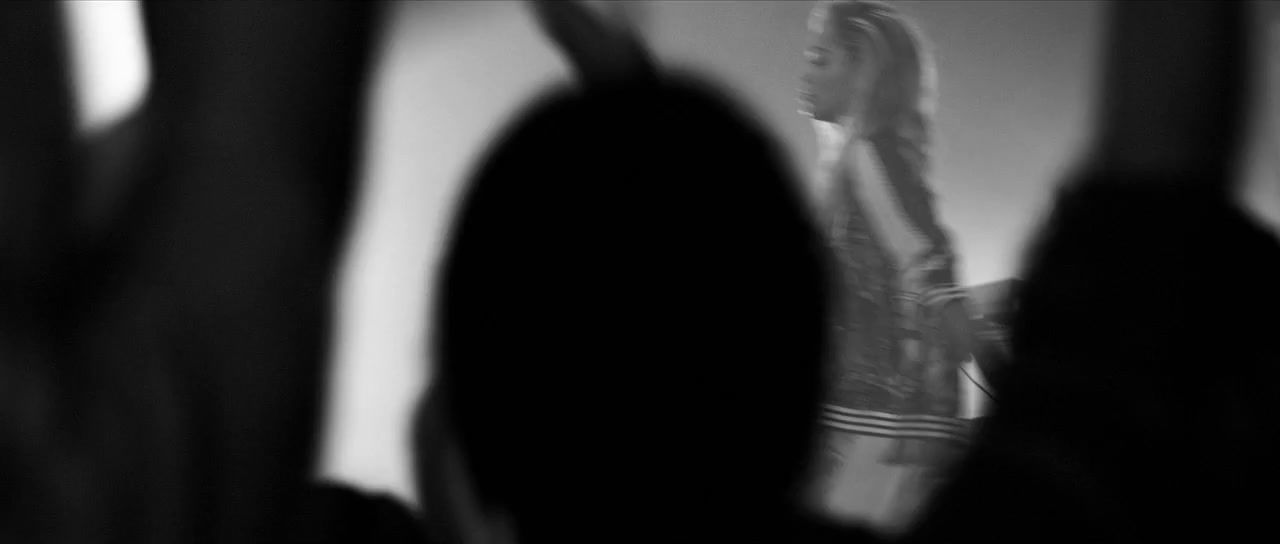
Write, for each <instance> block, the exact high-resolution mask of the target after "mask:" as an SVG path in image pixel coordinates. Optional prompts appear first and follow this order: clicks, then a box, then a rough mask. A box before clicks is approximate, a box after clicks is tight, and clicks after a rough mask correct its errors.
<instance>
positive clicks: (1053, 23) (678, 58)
mask: <svg viewBox="0 0 1280 544" xmlns="http://www.w3.org/2000/svg"><path fill="white" fill-rule="evenodd" d="M896 3H897V4H899V5H900V6H901V8H902V10H903V11H905V12H907V13H909V14H911V15H912V16H914V17H915V18H916V19H917V20H918V21H919V23H920V25H921V26H922V27H923V30H924V32H925V34H926V35H927V36H928V37H929V38H930V39H931V41H932V42H933V44H934V48H935V52H936V56H937V60H938V67H939V75H940V82H941V97H940V98H941V103H940V111H939V114H938V117H937V130H938V134H937V136H938V147H937V148H936V149H935V152H934V160H935V169H934V176H933V183H934V184H935V186H936V187H937V189H938V191H939V194H940V197H941V201H940V206H941V213H942V215H943V219H944V220H945V221H946V223H947V224H948V225H949V226H950V227H951V228H952V229H953V230H954V231H955V233H956V237H957V240H958V244H959V249H960V251H961V253H962V256H963V258H964V263H963V266H964V268H963V274H964V277H965V280H966V281H967V282H969V283H971V284H976V283H984V282H989V281H993V280H998V279H1002V278H1005V277H1008V276H1010V275H1012V274H1014V273H1015V271H1016V255H1017V251H1018V249H1019V247H1020V244H1021V242H1022V240H1023V239H1024V237H1025V236H1026V234H1027V233H1028V230H1029V229H1030V228H1032V227H1033V226H1034V224H1035V221H1036V220H1037V218H1038V217H1039V215H1040V213H1041V211H1042V207H1043V205H1044V203H1045V202H1046V200H1047V197H1048V196H1049V194H1050V192H1049V191H1050V188H1051V187H1052V184H1053V182H1054V181H1055V180H1056V179H1057V177H1058V176H1059V175H1060V174H1061V172H1062V168H1063V166H1065V165H1066V164H1067V163H1068V162H1069V161H1070V160H1071V159H1072V158H1073V154H1074V151H1075V149H1076V148H1077V147H1078V144H1079V143H1080V141H1081V139H1082V138H1083V137H1084V136H1085V134H1086V133H1085V131H1086V128H1087V126H1088V124H1089V115H1090V113H1091V104H1092V94H1093V90H1094V86H1095V71H1096V70H1095V65H1096V58H1095V57H1096V52H1097V47H1098V45H1099V42H1100V40H1101V35H1100V30H1101V28H1100V26H1101V22H1102V20H1101V15H1102V12H1101V9H1100V7H1101V6H1100V4H1099V3H1096V2H1076V1H1067V2H950V1H940V2H909V1H900V2H896ZM811 5H812V4H811V3H809V2H803V1H783V2H724V1H714V2H692V1H678V2H653V3H652V4H651V5H650V6H649V8H650V9H651V12H650V13H649V17H648V27H647V32H648V34H649V38H650V40H651V43H652V45H653V47H654V48H655V50H656V51H657V52H658V53H659V55H660V56H661V57H662V58H663V59H665V60H667V61H670V62H672V63H676V64H689V65H694V66H697V67H701V68H704V69H707V70H709V71H710V72H712V73H714V74H716V75H718V76H719V77H721V78H723V79H724V80H725V81H726V82H728V83H729V84H730V86H731V87H732V88H733V89H734V90H735V91H736V92H737V93H739V94H740V95H741V96H742V97H743V98H744V99H745V100H746V101H747V102H748V103H749V104H751V105H752V106H754V107H755V108H756V109H757V110H758V111H759V112H760V114H761V116H762V118H763V119H764V120H765V122H767V123H768V124H769V125H770V126H772V127H773V128H774V129H775V131H776V132H777V135H778V137H779V138H780V139H781V140H782V141H783V142H784V144H785V145H787V146H788V148H789V149H790V150H791V152H792V156H793V158H794V161H795V165H796V168H797V171H798V172H803V171H805V170H807V165H808V164H809V163H810V162H811V160H812V158H813V155H814V138H813V135H812V133H811V131H810V128H809V127H808V125H807V123H806V122H805V121H804V120H803V119H802V118H800V117H799V116H798V115H796V114H795V105H796V104H795V100H794V97H793V89H794V87H795V84H796V81H797V77H798V75H799V71H800V68H801V62H802V55H801V52H802V51H803V49H804V46H805V42H806V39H807V37H806V34H805V33H806V29H805V20H806V18H807V15H808V10H809V8H810V7H811ZM68 7H69V9H68V12H69V13H70V14H71V15H72V18H71V21H72V23H73V27H72V30H73V34H74V35H75V36H76V42H75V44H74V45H75V47H74V48H73V51H75V53H76V55H77V59H78V60H79V62H77V63H76V67H77V75H78V79H79V80H80V81H81V82H82V83H84V90H83V91H82V92H81V95H80V97H81V106H82V110H83V113H84V115H83V119H84V124H85V125H86V127H87V128H90V129H91V128H94V127H98V126H101V125H102V124H104V123H107V122H110V121H111V120H113V119H115V118H118V116H119V115H121V114H122V113H124V112H126V111H127V110H128V108H129V107H130V106H131V105H132V104H134V103H136V102H137V100H138V99H139V97H140V96H141V93H142V92H143V89H144V88H145V85H146V78H147V70H146V64H145V62H144V61H142V60H141V59H142V45H141V41H140V40H137V39H136V38H137V28H138V26H137V12H136V6H134V5H132V4H130V3H127V2H126V3H121V2H97V3H95V2H82V3H74V4H69V5H68ZM392 12H393V13H392V17H391V20H392V25H391V27H390V31H391V32H390V35H389V36H388V42H387V49H386V57H385V58H384V59H383V61H382V63H381V67H380V69H379V72H378V74H377V80H376V89H375V100H374V102H373V105H372V106H371V109H370V113H371V118H370V123H371V126H370V129H371V137H370V140H369V142H368V145H367V153H368V155H367V156H368V161H367V165H366V167H365V182H366V186H365V190H364V193H363V195H362V200H361V202H360V207H359V212H358V217H357V225H356V229H357V230H356V232H355V235H354V237H353V240H352V244H351V246H350V249H349V255H348V258H347V261H346V265H345V267H344V270H343V272H342V281H341V292H340V301H341V305H342V308H341V310H342V311H341V314H340V323H339V331H340V334H339V338H338V339H337V342H336V344H335V346H334V362H335V363H336V364H335V365H334V371H333V378H334V379H333V381H332V383H333V385H332V390H331V395H332V400H331V402H330V410H329V414H328V419H329V423H328V435H327V440H326V449H325V455H324V461H323V474H324V475H326V476H329V477H333V478H339V479H342V480H346V481H350V482H353V483H356V484H358V485H361V486H363V487H367V488H372V489H383V490H389V491H392V492H394V493H396V494H399V495H401V496H405V497H411V496H412V492H411V490H410V481H411V478H410V477H409V475H410V472H409V470H410V468H409V463H408V457H407V444H408V440H407V438H408V432H407V428H408V423H409V420H408V415H409V410H410V408H411V405H412V402H413V400H414V398H415V397H416V396H417V395H418V394H419V392H420V391H421V388H422V386H423V385H424V384H425V383H426V382H427V381H428V380H427V376H425V373H424V372H423V365H424V364H425V355H426V353H425V349H424V341H425V337H424V336H423V333H424V332H426V315H427V309H428V307H429V304H430V291H429V289H428V286H429V284H430V281H431V276H432V274H431V272H432V266H433V263H434V260H435V259H436V258H437V255H438V251H439V249H440V243H441V241H442V237H443V233H444V229H445V226H446V224H447V222H448V220H449V213H450V210H451V206H452V203H453V199H454V196H455V194H456V192H457V189H458V186H459V183H460V182H461V180H463V179H464V178H465V176H466V172H467V170H468V169H469V167H470V165H471V162H472V161H473V160H475V157H476V155H477V153H478V152H479V151H480V150H481V149H482V146H483V145H484V144H485V143H486V142H487V141H488V139H489V138H490V137H491V136H492V135H493V134H494V131H495V130H497V129H498V128H499V127H500V126H501V123H502V122H503V121H504V120H506V119H507V118H508V117H509V116H510V115H511V114H512V112H513V111H515V109H516V108H517V107H518V106H519V105H520V104H521V102H522V100H524V99H525V98H527V97H528V96H529V95H530V94H531V93H533V92H535V91H536V90H537V89H539V88H541V87H543V86H544V85H546V84H549V83H551V82H554V81H558V80H563V79H564V78H565V77H566V74H567V72H566V69H565V66H564V65H563V63H562V62H561V61H560V60H559V58H557V56H556V55H555V53H554V51H553V50H552V49H551V48H550V47H549V46H548V45H547V44H546V43H545V42H544V41H543V40H542V39H541V37H540V36H539V34H538V33H537V31H536V29H535V28H534V27H533V26H532V22H531V21H530V20H529V18H528V17H527V14H526V13H525V11H524V9H523V7H522V6H521V5H519V3H516V2H475V1H466V2H421V3H402V4H396V5H395V6H394V7H393V9H392ZM618 130H626V127H625V126H619V127H618ZM601 182H602V183H607V182H608V180H607V179H602V180H601ZM530 183H536V180H530ZM512 274H513V275H518V274H519V271H518V270H513V271H512Z"/></svg>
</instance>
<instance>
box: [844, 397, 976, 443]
mask: <svg viewBox="0 0 1280 544" xmlns="http://www.w3.org/2000/svg"><path fill="white" fill-rule="evenodd" d="M822 425H823V426H825V427H828V428H831V429H836V430H839V431H845V432H849V433H853V434H860V435H867V436H878V437H883V438H902V439H911V438H914V439H932V440H950V441H955V442H968V441H969V434H970V429H971V422H970V421H969V420H967V419H963V418H958V417H946V416H931V415H924V414H893V413H889V412H879V411H874V410H855V409H852V408H844V407H841V406H836V405H832V404H827V405H824V406H823V407H822Z"/></svg>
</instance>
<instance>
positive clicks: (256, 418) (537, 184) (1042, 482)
mask: <svg viewBox="0 0 1280 544" xmlns="http://www.w3.org/2000/svg"><path fill="white" fill-rule="evenodd" d="M143 5H144V9H143V13H144V20H145V23H146V29H147V36H148V44H149V49H150V53H151V56H152V61H151V62H152V65H153V67H154V69H153V72H154V77H153V79H154V83H153V85H152V89H151V92H150V94H149V96H148V97H147V101H146V103H145V105H144V106H143V107H142V108H141V109H140V110H139V112H138V113H137V114H135V116H134V117H132V118H130V119H127V120H125V121H124V122H122V123H121V124H119V125H118V126H117V127H115V128H114V129H113V130H109V131H106V132H104V133H102V134H100V135H96V136H94V137H92V138H89V139H87V140H86V139H84V138H81V137H78V136H77V135H76V134H75V132H74V131H73V130H72V124H73V123H72V117H73V116H72V113H71V112H72V111H73V109H72V108H71V106H70V99H69V96H70V94H69V93H70V84H69V83H68V81H67V80H66V76H65V73H64V71H63V70H62V68H61V67H62V66H63V65H64V64H65V63H64V62H63V61H62V59H63V52H62V51H61V47H62V46H61V43H62V42H61V38H62V36H61V33H62V30H61V28H60V23H59V22H58V21H59V20H58V17H57V6H56V5H52V4H36V3H14V4H5V5H3V6H0V42H3V45H4V47H0V73H2V74H4V75H5V76H7V77H5V80H6V84H5V85H2V86H0V112H3V113H2V114H3V116H4V119H5V122H3V123H0V168H2V170H0V175H2V177H0V297H2V302H0V411H3V417H0V493H2V494H3V496H4V500H3V503H0V541H4V542H30V543H58V544H61V543H82V542H131V543H132V542H142V543H151V544H167V543H179V542H183V543H185V542H209V543H218V544H233V543H236V544H238V543H249V542H299V543H302V542H307V543H314V544H319V543H330V542H436V543H450V544H453V543H458V544H462V543H466V544H470V543H478V542H485V543H498V544H514V543H516V542H519V543H522V544H539V543H540V542H579V541H582V542H585V541H607V542H632V541H634V542H641V541H644V542H651V541H663V542H708V541H753V542H773V541H800V542H871V541H883V540H906V541H910V542H936V541H948V542H954V541H966V542H967V541H983V542H991V541H1013V540H1014V539H1017V540H1019V541H1027V540H1030V541H1064V542H1065V541H1068V540H1072V541H1079V540H1088V541H1114V542H1121V541H1125V542H1131V541H1160V540H1164V539H1167V538H1173V537H1174V536H1184V537H1192V538H1203V539H1226V538H1238V539H1243V538H1246V537H1248V536H1251V534H1252V533H1255V532H1260V531H1266V529H1267V528H1268V527H1267V526H1268V522H1269V521H1270V520H1269V518H1268V516H1267V515H1266V514H1267V512H1266V510H1267V507H1268V506H1269V504H1268V502H1267V501H1266V500H1265V499H1264V498H1263V497H1265V496H1267V494H1268V492H1270V491H1272V490H1274V489H1276V488H1277V484H1280V469H1277V468H1276V465H1275V462H1274V460H1272V459H1271V456H1272V455H1271V453H1272V450H1271V448H1270V446H1269V444H1271V443H1274V442H1276V440H1273V439H1274V438H1277V435H1280V428H1277V423H1276V421H1277V420H1276V418H1274V417H1271V416H1270V415H1269V411H1268V408H1269V406H1270V405H1271V404H1272V399H1273V398H1274V397H1275V393H1276V385H1275V384H1277V383H1280V379H1277V378H1278V377H1277V376H1275V374H1276V372H1277V371H1278V369H1277V367H1276V365H1274V364H1269V363H1271V362H1272V361H1274V360H1275V356H1274V355H1273V354H1272V353H1271V346H1270V345H1269V343H1268V342H1267V340H1269V335H1270V334H1271V332H1270V327H1269V326H1270V320H1269V319H1267V318H1266V317H1265V316H1266V314H1267V312H1269V311H1271V310H1272V309H1273V308H1275V307H1276V305H1275V304H1274V303H1275V302H1277V301H1276V300H1275V298H1276V297H1277V295H1276V292H1275V290H1274V289H1269V286H1270V285H1271V283H1272V282H1273V281H1274V280H1273V278H1277V277H1280V244H1278V243H1277V240H1276V238H1275V237H1274V236H1273V235H1272V234H1270V233H1268V232H1266V231H1265V230H1264V229H1263V228H1262V227H1260V226H1259V225H1258V224H1257V223H1256V222H1254V221H1253V220H1252V219H1250V218H1249V217H1248V216H1247V215H1246V214H1245V213H1244V212H1242V211H1241V210H1240V209H1239V207H1238V206H1237V205H1236V204H1234V203H1233V202H1232V200H1231V184H1232V183H1233V181H1232V180H1233V179H1234V178H1233V176H1234V173H1233V168H1234V164H1235V163H1234V161H1235V159H1236V152H1237V150H1238V149H1240V148H1241V146H1242V145H1243V143H1242V141H1241V139H1242V138H1243V137H1244V134H1245V130H1244V129H1243V127H1242V125H1243V122H1244V120H1245V119H1246V117H1247V116H1246V113H1247V112H1248V110H1247V109H1246V108H1245V106H1246V105H1247V104H1249V102H1248V101H1247V99H1248V96H1249V94H1248V93H1249V91H1250V87H1249V86H1248V85H1247V83H1248V82H1249V76H1250V75H1251V73H1252V71H1253V65H1251V64H1248V61H1249V59H1250V58H1252V56H1256V55H1258V54H1259V53H1258V48H1257V47H1256V44H1253V43H1252V42H1251V40H1253V39H1254V38H1256V37H1257V36H1258V35H1259V33H1260V32H1261V31H1260V30H1259V29H1258V28H1257V27H1253V26H1249V23H1250V22H1252V21H1255V20H1257V19H1258V18H1266V17H1274V16H1275V15H1274V14H1272V13H1271V11H1272V10H1271V8H1259V7H1257V6H1254V5H1252V4H1245V3H1215V2H1180V3H1116V4H1115V5H1114V6H1113V8H1112V12H1111V25H1112V38H1111V39H1112V44H1111V45H1112V48H1111V55H1110V57H1109V59H1108V65H1107V66H1108V72H1107V82H1108V85H1109V87H1108V88H1106V89H1105V92H1104V96H1105V97H1106V99H1107V100H1106V102H1105V104H1104V108H1103V109H1102V111H1103V114H1102V116H1101V118H1100V120H1099V124H1100V131H1099V134H1098V138H1097V146H1096V149H1095V152H1094V153H1093V154H1091V155H1089V156H1088V157H1086V159H1085V161H1084V162H1082V163H1081V165H1080V167H1079V168H1078V169H1077V170H1076V171H1075V172H1073V173H1072V175H1071V176H1069V177H1068V179H1067V180H1066V181H1065V183H1064V185H1063V189H1062V191H1061V192H1060V194H1058V195H1057V197H1056V200H1055V204H1054V212H1053V214H1052V215H1051V216H1050V217H1049V218H1048V219H1047V221H1046V223H1045V225H1044V226H1043V228H1042V230H1041V231H1040V234H1039V237H1038V238H1037V242H1036V244H1035V245H1034V246H1033V247H1032V249H1031V251H1030V252H1029V253H1028V255H1027V257H1026V264H1025V269H1024V274H1023V275H1022V277H1023V279H1024V282H1023V283H1022V284H1020V287H1019V289H1018V293H1017V295H1016V296H1017V298H1018V308H1017V312H1016V315H1015V316H1014V318H1013V328H1012V351H1011V353H1010V354H1009V361H1008V363H1007V364H1002V365H1001V368H1002V369H1001V371H1000V373H999V377H998V379H996V380H995V382H996V383H995V384H994V385H995V386H996V389H997V391H998V394H999V403H998V405H997V406H996V408H995V411H994V413H993V415H992V416H991V417H989V418H987V420H986V421H985V422H984V423H983V425H982V426H981V428H980V429H979V430H978V432H977V434H976V436H975V437H974V441H973V446H972V448H971V450H970V451H969V452H968V453H967V454H966V456H965V458H964V459H963V460H962V461H961V462H960V463H959V465H958V466H957V467H956V469H955V470H954V471H953V473H952V474H951V475H950V477H949V478H948V482H947V483H946V484H945V485H944V486H943V487H942V488H941V490H940V492H939V494H938V495H937V496H936V498H935V499H934V500H933V501H932V502H931V504H930V505H929V506H928V507H927V508H926V509H925V511H924V512H923V515H922V516H921V517H920V520H919V522H918V523H917V524H916V525H915V526H914V527H912V528H911V529H910V530H909V531H908V532H907V533H906V534H905V535H901V536H893V537H890V536H886V535H879V534H876V533H874V532H873V531H871V530H869V529H865V528H861V527H854V526H840V525H837V524H834V523H832V522H830V521H826V520H823V519H820V518H819V517H818V516H816V515H814V514H810V513H807V511H806V509H805V506H804V501H803V500H802V497H801V495H802V493H803V489H802V487H803V484H804V482H805V479H806V471H808V470H809V468H810V467H809V461H810V460H811V457H812V452H813V450H814V447H815V441H816V436H817V435H816V428H815V426H816V424H817V421H818V417H817V415H818V411H819V403H820V401H821V398H822V393H823V366H822V364H823V363H822V361H823V359H824V354H825V353H826V350H827V349H828V348H829V345H828V344H829V342H830V339H829V338H827V335H826V333H825V332H824V331H825V330H826V329H825V326H824V323H825V317H826V312H827V307H828V305H829V304H830V302H829V298H830V296H829V288H828V286H827V284H826V279H825V278H826V267H828V266H830V263H829V262H828V261H829V258H830V257H829V256H828V255H827V254H826V252H825V250H824V249H823V245H822V243H821V242H820V240H819V238H818V236H817V234H816V231H815V230H814V228H813V226H812V224H811V221H810V219H809V217H808V211H807V208H806V206H805V205H803V203H802V201H801V196H800V195H799V194H798V192H797V187H798V184H796V183H795V182H794V181H793V180H792V179H790V174H789V172H788V170H787V168H786V167H785V166H784V162H783V160H782V156H781V153H780V151H779V149H778V147H777V146H776V144H775V143H774V141H773V140H772V136H771V135H769V134H768V133H767V132H766V131H765V130H764V129H763V128H762V126H761V124H760V123H759V121H758V120H756V119H755V117H754V116H753V115H752V113H751V112H749V111H748V110H747V109H746V108H744V107H743V106H742V105H741V104H740V103H739V102H738V100H737V99H736V98H735V97H734V96H733V94H732V93H730V92H727V91H726V90H725V89H723V88H720V87H719V86H718V84H717V83H715V82H714V81H713V80H711V79H710V78H709V77H708V76H705V75H699V74H695V73H689V72H681V71H676V70H670V69H666V68H663V67H662V66H660V65H659V63H657V62H655V61H654V59H653V58H652V57H651V55H650V54H649V53H648V52H647V50H646V47H645V44H644V43H643V41H642V40H640V39H639V37H638V36H636V35H635V34H632V33H630V32H628V31H627V29H626V28H625V27H623V26H618V25H612V24H609V23H607V22H606V21H603V20H601V19H599V18H597V17H596V16H594V15H593V12H592V11H590V10H588V9H586V8H585V6H583V5H582V4H581V3H578V2H533V3H532V4H531V7H532V14H533V15H534V16H535V17H536V19H537V20H538V21H539V24H541V25H542V27H543V28H544V29H546V30H547V36H548V38H549V39H550V40H551V41H552V42H553V43H554V44H555V45H556V46H557V47H558V48H559V49H560V50H561V51H562V52H563V53H564V54H565V56H566V58H567V59H568V60H569V62H570V65H571V66H572V67H573V68H574V70H575V73H576V75H577V76H578V78H577V81H576V82H575V83H574V84H564V85H560V86H556V87H554V88H551V89H549V90H547V91H546V92H544V93H543V94H541V95H540V96H539V97H537V98H536V99H535V100H533V101H532V103H531V104H530V105H529V106H528V107H527V108H525V110H524V111H523V112H522V113H521V114H519V115H518V116H517V117H516V118H515V120H513V121H512V122H511V123H510V125H509V126H508V128H507V129H506V130H505V131H504V132H503V134H502V136H501V137H500V138H499V139H498V140H497V141H495V142H494V144H493V146H492V147H491V148H490V149H489V151H488V152H487V154H486V155H485V157H483V160H482V161H481V163H480V166H479V168H478V169H477V171H476V172H475V173H474V177H473V179H471V180H469V184H468V186H467V189H466V191H465V194H464V198H463V200H462V203H461V208H460V211H459V213H458V214H457V220H456V222H455V223H454V225H453V228H452V230H451V232H450V239H449V243H448V249H447V251H446V256H445V259H444V261H443V264H442V271H441V274H440V283H439V285H438V286H437V287H438V290H439V291H438V292H439V293H441V297H442V298H441V300H440V302H439V304H438V305H437V306H436V307H434V308H432V319H433V336H432V339H431V350H432V357H431V359H432V360H433V361H434V364H435V365H436V367H435V369H434V373H435V375H436V381H435V383H434V384H433V385H432V387H431V389H430V390H429V391H426V392H424V395H423V398H422V402H421V404H420V405H419V407H418V411H417V417H416V418H415V423H414V425H415V428H414V429H413V430H412V432H413V434H414V438H415V440H414V444H415V450H414V451H415V460H416V461H415V462H416V469H417V470H416V472H417V476H418V482H417V486H418V488H419V495H420V496H421V497H422V505H421V508H420V511H417V512H415V511H413V510H412V509H410V508H409V507H407V506H406V505H404V504H402V503H399V502H398V501H396V500H394V499H391V498H388V497H382V496H376V495H371V494H366V493H362V492H357V491H355V490H352V489H347V488H343V487H342V486H335V485H320V484H316V483H314V482H312V481H311V477H312V466H313V463H314V460H315V456H316V445H317V440H316V438H317V437H316V434H317V420H318V415H319V414H318V406H319V401H320V395H321V392H322V391H324V388H323V385H324V384H323V376H324V375H325V372H324V370H325V369H324V364H323V362H324V360H325V357H324V350H325V349H326V347H327V346H326V339H327V337H328V330H327V329H328V326H329V321H330V320H329V313H330V291H331V286H332V282H333V274H334V272H333V271H334V268H335V265H336V258H337V254H338V251H339V249H340V247H341V244H342V242H343V240H344V238H345V234H346V231H347V228H348V226H347V220H348V215H349V213H348V210H349V208H350V206H351V203H352V200H353V198H354V195H355V194H356V190H357V187H356V184H355V183H354V169H355V166H356V165H357V164H358V162H359V159H360V157H359V156H358V153H357V151H356V150H357V149H358V147H357V145H356V144H357V142H359V141H360V139H361V138H360V136H361V135H360V128H361V126H362V123H361V111H362V104H363V101H364V99H365V94H366V90H367V85H368V83H367V81H368V74H367V72H368V67H369V65H370V59H371V58H372V57H373V56H374V55H375V54H376V53H377V51H376V47H375V44H376V43H377V41H376V39H375V38H376V37H377V35H378V33H379V29H380V25H379V20H380V15H379V12H380V6H379V5H378V4H367V3H318V4H295V3H253V4H193V5H188V4H183V5H176V4H168V3H159V2H144V4H143ZM1259 14H1261V15H1259ZM1268 20H1269V19H1268ZM1139 37H1140V38H1139ZM1170 52H1173V53H1177V54H1176V55H1173V54H1168V53H1170ZM619 128H621V129H619ZM1236 286H1240V287H1239V288H1236V289H1233V287H1236ZM1237 291H1239V292H1237ZM1259 312H1261V313H1262V314H1263V315H1262V316H1259V315H1257V314H1258V313H1259ZM744 441H745V442H746V443H748V444H749V445H750V446H749V447H747V448H743V447H742V444H743V443H744ZM1263 534H1265V532H1264V533H1263Z"/></svg>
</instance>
